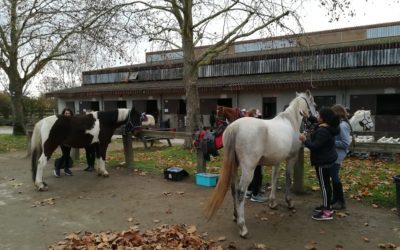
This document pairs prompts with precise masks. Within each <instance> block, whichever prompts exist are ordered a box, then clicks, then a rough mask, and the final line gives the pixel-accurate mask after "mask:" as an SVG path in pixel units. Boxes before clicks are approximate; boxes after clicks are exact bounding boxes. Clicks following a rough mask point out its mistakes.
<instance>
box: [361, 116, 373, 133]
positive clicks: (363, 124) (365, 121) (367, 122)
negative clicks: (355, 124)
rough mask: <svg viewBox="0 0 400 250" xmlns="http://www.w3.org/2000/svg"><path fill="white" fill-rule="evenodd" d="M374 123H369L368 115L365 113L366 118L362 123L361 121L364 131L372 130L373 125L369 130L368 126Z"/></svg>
mask: <svg viewBox="0 0 400 250" xmlns="http://www.w3.org/2000/svg"><path fill="white" fill-rule="evenodd" d="M372 123H373V122H372V121H369V120H368V119H367V115H366V112H364V117H363V119H362V120H361V121H359V124H360V126H361V127H362V128H363V130H369V129H370V128H372V125H370V127H369V128H368V126H367V125H369V124H372Z"/></svg>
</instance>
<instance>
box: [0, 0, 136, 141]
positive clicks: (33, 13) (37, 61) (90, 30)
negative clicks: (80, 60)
mask: <svg viewBox="0 0 400 250" xmlns="http://www.w3.org/2000/svg"><path fill="white" fill-rule="evenodd" d="M125 4H126V1H123V0H108V1H105V0H2V1H1V2H0V68H1V70H2V71H3V72H4V73H5V74H6V75H7V78H8V83H6V84H5V85H6V86H5V88H6V90H7V91H8V92H9V93H10V96H11V100H12V113H13V120H14V131H13V133H14V134H24V133H25V132H24V113H23V108H22V97H23V95H24V89H25V88H26V86H27V84H29V82H30V81H31V80H32V79H33V78H34V77H35V76H36V75H37V74H39V73H40V72H43V70H44V69H45V67H46V66H47V65H48V64H49V63H50V62H52V61H64V60H72V55H74V53H75V52H76V51H77V50H78V49H79V48H80V46H81V45H82V41H88V40H89V41H90V42H91V43H92V44H96V45H98V46H101V47H102V48H107V47H113V48H116V47H117V46H116V43H117V38H118V39H121V38H122V39H124V38H125V37H123V36H120V35H119V34H120V32H123V30H119V28H118V27H119V26H121V25H120V24H119V23H118V22H119V20H120V19H119V17H118V13H120V9H121V8H122V7H123V6H124V5H125ZM121 20H124V19H121ZM111 27H112V29H111ZM129 31H130V33H131V34H133V33H134V32H133V31H132V30H129Z"/></svg>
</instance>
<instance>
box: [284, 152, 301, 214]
mask: <svg viewBox="0 0 400 250" xmlns="http://www.w3.org/2000/svg"><path fill="white" fill-rule="evenodd" d="M297 158H298V157H297V155H296V156H295V157H292V158H289V159H288V160H287V162H286V172H285V175H286V189H285V199H286V203H287V205H288V208H290V209H292V208H294V203H293V201H292V196H291V190H290V189H291V187H292V173H293V166H294V164H296V161H297Z"/></svg>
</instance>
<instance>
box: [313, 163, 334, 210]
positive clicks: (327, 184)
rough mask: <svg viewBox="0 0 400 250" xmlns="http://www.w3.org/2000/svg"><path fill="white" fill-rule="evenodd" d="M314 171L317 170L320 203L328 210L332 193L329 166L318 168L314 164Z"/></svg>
mask: <svg viewBox="0 0 400 250" xmlns="http://www.w3.org/2000/svg"><path fill="white" fill-rule="evenodd" d="M315 171H316V172H317V178H318V182H319V187H320V188H321V195H322V205H323V206H324V208H325V209H328V210H330V208H331V204H330V203H331V195H332V188H331V175H330V173H329V172H330V170H329V168H319V167H318V166H316V167H315Z"/></svg>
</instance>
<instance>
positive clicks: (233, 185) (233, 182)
mask: <svg viewBox="0 0 400 250" xmlns="http://www.w3.org/2000/svg"><path fill="white" fill-rule="evenodd" d="M237 185H238V183H237V178H236V177H235V178H234V179H233V180H232V182H231V193H232V199H233V221H237V209H236V186H237Z"/></svg>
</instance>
